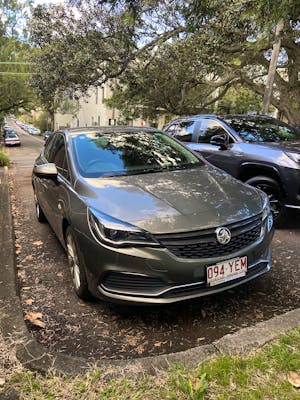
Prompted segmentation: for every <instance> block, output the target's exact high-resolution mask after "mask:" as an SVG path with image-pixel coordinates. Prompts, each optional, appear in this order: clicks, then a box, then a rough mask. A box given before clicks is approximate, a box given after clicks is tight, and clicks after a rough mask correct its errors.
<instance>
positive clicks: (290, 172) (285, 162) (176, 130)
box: [164, 115, 300, 220]
mask: <svg viewBox="0 0 300 400" xmlns="http://www.w3.org/2000/svg"><path fill="white" fill-rule="evenodd" d="M164 131H165V132H167V133H168V134H169V135H171V136H174V137H176V138H177V139H179V140H181V141H183V142H185V144H186V145H187V146H188V147H189V148H190V149H192V150H194V151H197V152H199V153H201V154H202V155H203V156H204V157H205V158H206V159H207V160H208V161H209V162H210V163H212V164H213V165H215V166H217V167H219V168H222V169H223V170H225V171H226V172H228V173H230V174H231V175H232V176H234V177H235V178H238V179H240V180H241V181H243V182H246V183H248V184H250V185H252V186H255V187H257V188H259V189H261V190H263V191H264V192H265V193H266V194H267V195H268V196H269V200H270V203H271V209H272V212H273V215H274V218H275V219H277V220H279V218H280V216H281V215H282V211H283V210H284V206H285V207H290V208H298V209H299V210H300V132H299V131H298V130H297V129H295V128H294V127H292V126H290V125H288V124H285V123H284V122H280V121H278V120H276V119H274V118H271V117H268V116H259V115H255V116H249V115H231V116H227V117H220V116H217V115H196V116H193V117H186V118H179V119H176V120H174V121H172V122H170V123H169V124H168V125H167V126H166V127H165V128H164Z"/></svg>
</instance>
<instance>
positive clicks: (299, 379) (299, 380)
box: [288, 371, 300, 388]
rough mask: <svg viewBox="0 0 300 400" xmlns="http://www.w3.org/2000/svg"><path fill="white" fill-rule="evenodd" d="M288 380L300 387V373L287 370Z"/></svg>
mask: <svg viewBox="0 0 300 400" xmlns="http://www.w3.org/2000/svg"><path fill="white" fill-rule="evenodd" d="M288 381H289V382H290V384H291V385H293V386H294V387H296V388H300V375H298V374H296V372H292V371H290V372H289V374H288Z"/></svg>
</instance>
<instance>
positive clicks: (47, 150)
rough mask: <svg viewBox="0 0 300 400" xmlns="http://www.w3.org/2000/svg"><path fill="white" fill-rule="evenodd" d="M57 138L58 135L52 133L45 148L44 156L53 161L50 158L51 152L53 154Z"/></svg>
mask: <svg viewBox="0 0 300 400" xmlns="http://www.w3.org/2000/svg"><path fill="white" fill-rule="evenodd" d="M56 138H57V135H52V136H50V137H49V138H48V139H47V142H46V146H45V150H44V156H45V158H46V160H47V161H48V162H51V161H49V158H50V154H51V151H52V148H53V145H54V142H55V140H56Z"/></svg>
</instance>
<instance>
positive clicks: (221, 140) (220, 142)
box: [209, 135, 228, 150]
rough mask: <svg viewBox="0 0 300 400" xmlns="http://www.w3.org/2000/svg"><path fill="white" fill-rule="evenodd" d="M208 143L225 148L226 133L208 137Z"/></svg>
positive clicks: (226, 144) (226, 143)
mask: <svg viewBox="0 0 300 400" xmlns="http://www.w3.org/2000/svg"><path fill="white" fill-rule="evenodd" d="M209 143H210V144H213V145H215V146H219V147H221V149H222V150H226V149H227V146H228V137H227V136H226V135H214V136H212V137H211V138H210V142H209Z"/></svg>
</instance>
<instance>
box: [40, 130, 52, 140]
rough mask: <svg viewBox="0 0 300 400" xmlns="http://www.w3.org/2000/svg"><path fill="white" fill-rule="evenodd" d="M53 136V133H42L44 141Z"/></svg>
mask: <svg viewBox="0 0 300 400" xmlns="http://www.w3.org/2000/svg"><path fill="white" fill-rule="evenodd" d="M51 135H52V132H51V131H44V132H43V133H42V136H43V138H44V140H47V139H48V137H49V136H51Z"/></svg>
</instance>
